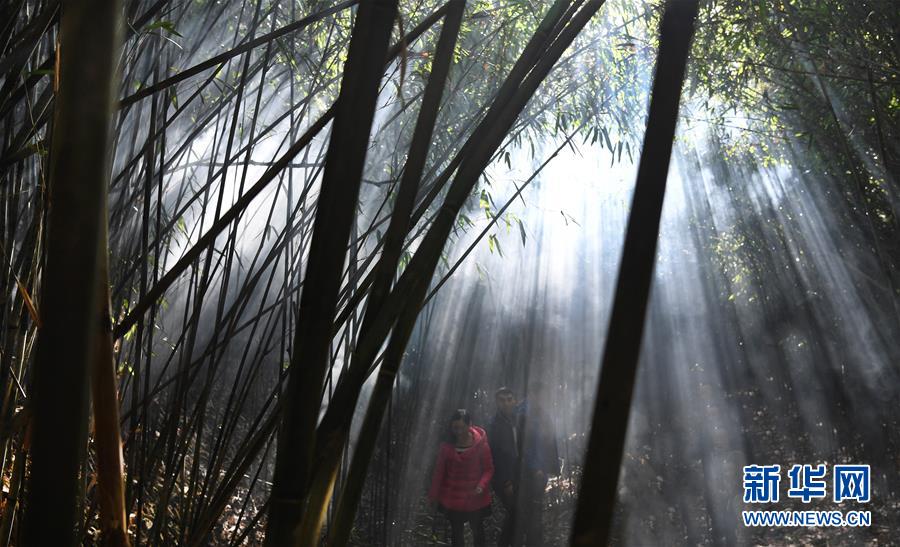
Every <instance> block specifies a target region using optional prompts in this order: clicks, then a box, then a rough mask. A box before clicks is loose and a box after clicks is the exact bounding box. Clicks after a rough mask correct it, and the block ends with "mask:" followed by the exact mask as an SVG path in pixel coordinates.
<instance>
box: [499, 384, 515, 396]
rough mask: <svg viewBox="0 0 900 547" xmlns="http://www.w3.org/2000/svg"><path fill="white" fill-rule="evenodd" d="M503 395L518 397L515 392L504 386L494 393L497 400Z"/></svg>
mask: <svg viewBox="0 0 900 547" xmlns="http://www.w3.org/2000/svg"><path fill="white" fill-rule="evenodd" d="M501 395H512V396H513V397H515V396H516V394H515V393H514V392H513V390H511V389H509V388H508V387H506V386H503V387H501V388H499V389H498V390H497V391H495V392H494V397H495V398H496V397H499V396H501Z"/></svg>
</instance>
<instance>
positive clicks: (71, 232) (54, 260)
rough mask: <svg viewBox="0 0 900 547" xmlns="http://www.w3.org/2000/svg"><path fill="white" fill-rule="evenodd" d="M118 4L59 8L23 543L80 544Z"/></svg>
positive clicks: (93, 1) (95, 0)
mask: <svg viewBox="0 0 900 547" xmlns="http://www.w3.org/2000/svg"><path fill="white" fill-rule="evenodd" d="M119 17H120V6H119V3H118V2H115V1H100V0H85V1H83V2H70V3H66V4H65V5H64V6H63V8H62V14H61V23H60V39H59V48H58V55H59V57H58V62H57V73H56V75H57V78H58V80H57V81H58V88H57V90H56V100H55V109H54V122H53V137H52V141H51V148H50V157H51V160H50V182H49V192H50V195H49V211H48V215H47V223H48V227H47V230H48V231H47V255H46V256H47V260H46V264H45V266H44V272H43V280H42V287H41V298H40V310H41V323H42V327H41V330H40V335H39V336H40V339H39V341H38V348H37V354H36V361H35V373H34V379H33V384H32V394H33V395H32V397H31V399H32V400H31V404H32V405H33V407H32V412H33V416H34V422H33V435H32V444H31V447H32V449H31V468H30V479H29V480H30V482H29V485H28V486H29V488H28V491H27V504H26V508H27V510H26V514H25V536H24V539H25V544H26V545H29V546H43V545H60V546H65V545H74V544H75V543H76V541H77V538H76V537H75V531H76V522H78V521H79V520H80V515H79V514H78V513H77V507H78V492H79V488H78V484H79V472H80V469H81V463H82V461H83V455H84V447H85V445H86V442H85V441H86V438H87V416H88V405H87V403H88V374H89V371H90V366H91V365H90V363H91V360H92V358H93V356H94V343H95V333H96V331H97V328H98V323H99V317H98V314H97V305H96V302H97V298H96V290H97V263H98V255H99V254H100V253H101V252H105V251H101V249H100V246H101V242H100V233H101V225H102V222H103V218H102V217H103V211H104V203H105V201H104V200H105V193H106V190H107V184H108V181H109V138H110V126H111V123H110V122H111V116H112V111H113V110H112V107H113V96H114V91H113V89H114V87H115V86H114V83H113V82H114V74H115V61H116V52H117V51H118V33H119Z"/></svg>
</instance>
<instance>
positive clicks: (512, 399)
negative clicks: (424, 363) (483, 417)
mask: <svg viewBox="0 0 900 547" xmlns="http://www.w3.org/2000/svg"><path fill="white" fill-rule="evenodd" d="M494 401H495V402H496V404H497V414H496V415H495V416H494V419H493V421H491V424H490V431H489V432H488V440H489V442H490V445H491V452H492V454H493V458H494V478H493V486H494V492H496V494H497V497H498V498H500V501H501V503H503V507H504V509H506V516H505V517H504V518H503V524H502V526H501V528H500V538H499V539H498V541H497V544H498V545H499V546H500V547H511V546H512V545H516V546H518V545H519V544H520V543H521V541H516V538H515V535H516V534H515V531H516V528H517V527H516V501H517V500H516V491H517V490H518V488H517V485H518V480H519V463H520V460H521V458H520V456H519V454H520V452H521V450H520V445H519V430H520V429H519V423H518V422H519V420H520V418H521V416H520V415H519V414H518V412H517V404H518V401H516V396H515V394H514V393H513V392H512V390H511V389H509V388H507V387H501V388H500V389H498V390H497V392H496V393H495V394H494ZM518 535H519V536H521V534H518Z"/></svg>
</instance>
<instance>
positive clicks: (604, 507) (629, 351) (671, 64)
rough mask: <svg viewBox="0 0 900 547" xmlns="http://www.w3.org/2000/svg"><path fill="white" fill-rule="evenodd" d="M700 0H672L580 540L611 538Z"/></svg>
mask: <svg viewBox="0 0 900 547" xmlns="http://www.w3.org/2000/svg"><path fill="white" fill-rule="evenodd" d="M698 4H699V2H698V0H668V1H667V2H666V8H665V11H664V13H663V17H662V22H661V23H660V39H659V56H658V57H657V61H656V72H655V74H654V77H653V91H652V96H651V100H650V112H649V115H648V118H647V131H646V133H645V136H644V146H643V149H642V151H641V160H640V164H639V166H638V174H637V182H636V184H635V190H634V197H633V198H632V204H631V213H630V214H629V217H628V227H627V229H626V232H625V244H624V248H623V250H622V262H621V265H620V267H619V276H618V281H617V283H616V294H615V299H614V301H613V309H612V315H611V316H610V319H609V331H608V332H607V335H606V347H605V349H604V352H603V363H602V365H601V369H600V381H599V384H598V386H597V398H596V401H595V403H594V414H593V419H592V425H591V435H590V438H589V440H588V449H587V454H586V455H585V459H584V461H585V464H584V470H583V474H582V479H581V486H580V488H579V493H578V506H577V508H576V512H575V521H574V523H573V525H572V536H571V544H572V545H577V546H582V545H583V546H588V545H602V544H606V543H607V542H608V541H609V540H610V537H609V534H610V528H611V525H612V517H613V510H614V509H615V498H616V485H617V483H618V478H619V468H620V467H621V465H622V452H623V450H624V447H625V432H626V428H627V426H628V416H629V414H630V411H631V396H632V393H633V391H634V379H635V377H636V374H637V365H638V357H639V356H640V346H641V337H642V334H643V331H644V317H645V315H646V311H647V302H648V301H649V299H650V283H651V281H652V278H653V264H654V260H655V257H656V244H657V240H658V238H659V223H660V217H661V215H662V206H663V198H664V196H665V191H666V177H667V175H668V171H669V159H670V156H671V153H672V142H673V140H674V136H675V126H676V124H677V122H678V105H679V100H680V99H681V87H682V83H683V79H684V71H685V66H686V65H687V58H688V53H689V51H690V45H691V37H692V35H693V32H694V19H695V18H696V17H697V10H698Z"/></svg>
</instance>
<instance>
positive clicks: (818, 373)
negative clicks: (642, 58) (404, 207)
mask: <svg viewBox="0 0 900 547" xmlns="http://www.w3.org/2000/svg"><path fill="white" fill-rule="evenodd" d="M682 133H683V134H685V133H692V135H691V137H693V138H694V139H699V141H695V142H699V143H701V144H702V145H704V146H700V147H699V148H701V150H699V151H698V150H697V148H698V146H696V145H686V144H685V145H683V146H681V147H680V148H679V149H678V151H677V153H678V155H677V161H676V162H675V163H674V165H673V167H672V168H671V171H670V175H669V187H668V191H667V196H666V203H665V208H664V213H663V225H662V229H661V232H660V247H659V251H658V255H657V264H656V270H655V277H654V282H653V289H652V290H653V292H652V299H651V307H650V310H649V315H648V319H647V330H646V332H645V335H644V343H643V348H642V357H641V365H640V366H641V369H640V372H639V379H638V383H637V387H636V399H635V404H634V407H633V410H632V416H631V420H630V423H629V430H628V440H627V444H626V451H627V452H626V460H625V464H624V467H623V472H624V473H623V476H622V479H621V480H620V489H619V499H620V503H621V507H620V509H619V512H618V515H617V517H618V521H617V522H618V528H617V533H616V537H617V538H618V540H619V541H620V542H621V543H622V544H627V545H649V544H657V545H658V544H695V543H710V542H716V543H722V544H736V543H742V544H743V543H745V542H747V541H749V539H750V538H751V537H757V538H759V537H762V538H767V539H766V541H782V540H783V539H784V538H783V537H780V536H777V535H771V534H773V532H769V534H770V535H768V536H765V535H757V536H754V535H751V532H750V531H748V530H747V529H744V528H743V527H741V526H739V525H738V523H739V519H740V511H741V497H742V495H743V490H742V467H743V466H745V465H750V464H764V463H766V464H767V463H770V462H771V463H774V462H779V463H781V464H782V465H791V464H793V463H805V462H811V463H816V464H818V463H823V462H824V463H828V464H832V465H833V464H834V463H845V462H854V461H859V462H862V461H865V462H866V463H870V465H872V468H873V478H872V480H873V490H874V491H876V492H881V493H882V494H883V496H884V497H885V498H886V499H891V498H893V497H894V496H895V495H896V492H897V489H898V488H900V482H898V480H897V476H896V474H895V473H894V471H893V469H895V466H896V465H897V461H896V454H895V453H892V452H891V451H890V449H889V447H890V446H892V445H893V443H896V436H897V433H896V431H897V429H896V424H897V420H898V419H900V411H898V410H897V408H896V405H895V404H894V403H893V401H896V400H897V397H898V396H900V392H898V387H897V385H898V382H897V380H898V373H900V370H898V368H897V366H896V363H897V362H898V357H900V355H898V347H897V345H896V343H892V342H891V341H892V340H896V339H897V336H898V335H900V330H898V325H900V323H898V321H897V316H896V315H895V313H896V310H895V309H894V308H893V307H892V306H891V304H890V292H889V291H887V290H886V289H885V287H887V286H889V285H888V284H889V280H887V279H885V278H884V277H883V275H882V274H880V273H879V269H878V267H877V257H876V256H873V254H874V253H872V252H871V250H870V249H868V248H866V247H867V246H866V245H865V244H864V241H865V239H864V238H859V237H856V236H854V235H852V234H847V233H846V232H842V231H841V230H839V229H836V225H837V224H836V221H835V218H836V216H837V215H839V214H840V213H839V211H835V209H836V207H835V204H834V200H833V199H831V200H830V199H829V196H828V195H825V194H824V193H823V192H822V191H821V189H820V188H817V186H816V184H815V183H814V182H813V181H812V180H811V179H810V178H809V177H808V176H807V175H808V173H806V174H805V173H802V172H798V171H797V170H795V169H791V168H790V167H785V166H781V167H778V168H773V169H764V170H760V171H758V172H754V173H748V172H740V171H738V172H735V171H734V170H730V169H729V168H728V167H727V166H724V165H722V164H721V162H718V161H716V158H715V157H714V156H713V155H712V154H710V153H709V148H708V145H707V144H706V142H705V141H704V139H705V138H707V136H706V132H705V131H704V130H703V128H702V127H699V128H685V127H684V125H682ZM554 148H556V146H555V143H552V142H548V143H546V145H545V149H544V150H542V152H543V153H544V154H549V152H551V151H552V149H554ZM609 156H610V152H609V151H608V150H604V149H602V147H600V146H597V145H594V146H590V145H587V146H581V147H577V148H569V147H566V148H565V149H564V151H563V152H562V153H561V154H560V155H559V156H558V157H557V158H555V159H553V160H552V162H551V163H550V164H549V165H548V166H547V167H546V168H545V169H544V170H543V172H542V173H541V175H540V177H539V179H538V180H537V181H535V182H534V183H533V184H532V185H531V186H530V187H529V188H527V189H526V190H525V191H524V192H522V198H521V199H516V200H515V201H514V205H513V206H512V207H511V208H510V210H509V211H508V212H509V214H511V215H512V216H513V218H517V219H521V221H522V222H523V226H524V236H523V233H522V232H521V231H520V230H519V228H518V226H517V225H516V224H517V223H516V222H515V221H513V223H512V224H511V225H510V226H507V225H506V222H505V221H503V220H501V221H500V222H498V223H497V225H496V226H495V227H494V228H493V229H491V232H490V233H491V234H494V235H496V238H497V239H496V243H493V244H489V243H488V242H486V241H484V242H481V243H479V244H478V247H477V250H475V251H474V252H473V253H472V255H471V256H469V257H468V258H467V260H466V261H465V262H464V264H463V265H462V266H461V267H460V269H459V270H458V272H457V273H456V274H454V276H453V277H452V278H450V280H449V281H448V282H447V283H446V285H444V287H442V288H441V289H440V292H439V293H438V294H437V295H436V297H435V301H434V304H433V305H434V311H432V312H430V313H426V314H425V315H424V317H422V318H420V320H419V323H418V327H417V328H418V332H417V337H416V338H414V339H413V342H412V343H411V344H410V347H409V348H408V356H407V361H406V363H405V364H404V371H405V373H404V374H403V375H402V376H401V377H400V379H399V380H398V388H399V390H398V393H397V395H396V397H397V399H396V401H397V402H396V403H395V405H396V410H395V412H396V414H395V418H394V422H392V423H393V424H394V425H393V427H394V428H395V429H394V432H393V433H392V435H394V437H393V438H395V439H397V440H396V446H394V447H393V448H392V450H393V453H392V456H391V457H392V458H394V459H398V458H399V459H400V462H401V463H397V464H395V465H393V466H391V467H390V470H391V471H390V473H391V474H390V475H389V477H390V478H386V477H377V478H372V479H370V480H373V481H375V480H377V481H379V482H382V481H385V480H386V481H387V484H388V485H390V484H391V483H392V482H393V484H394V485H393V486H388V488H390V489H391V491H392V493H393V495H396V496H398V501H396V502H394V503H395V504H394V505H391V506H390V507H391V508H392V509H391V510H389V511H388V513H387V514H386V517H387V518H390V519H392V520H393V519H398V520H396V521H394V524H395V525H396V527H392V528H391V530H392V531H391V532H390V534H389V536H388V537H390V538H392V540H391V541H398V542H399V541H404V540H405V541H412V542H415V541H416V540H415V539H411V538H414V536H411V535H409V534H406V535H404V534H403V533H402V532H400V531H401V530H403V529H404V526H407V527H411V526H410V522H414V521H415V519H416V518H419V519H421V516H422V515H421V506H420V505H419V504H418V501H419V500H420V499H421V497H422V496H423V493H424V490H425V486H424V485H425V484H426V483H427V481H428V480H429V477H430V474H429V473H430V469H431V467H430V466H431V465H432V463H433V462H432V461H431V460H432V456H433V455H432V454H429V452H428V450H427V448H428V447H431V449H432V450H431V451H432V452H435V453H436V447H437V444H438V443H439V441H440V438H441V437H442V436H443V434H444V431H445V427H446V420H447V417H449V416H450V414H451V413H452V411H453V410H454V409H456V408H468V409H470V410H471V411H473V412H474V416H475V420H476V421H477V422H479V423H481V424H486V423H488V422H489V421H490V419H491V418H492V417H493V415H494V413H495V412H496V409H495V407H494V402H493V393H494V391H495V390H496V389H497V388H499V387H500V386H509V387H511V388H513V389H514V390H515V391H516V392H517V393H519V394H520V395H519V396H520V397H527V395H528V386H529V385H530V381H534V380H538V381H540V382H543V383H544V384H546V385H550V386H552V390H551V393H552V397H551V401H552V405H550V407H551V408H552V410H551V411H550V413H551V415H552V416H553V419H554V424H555V427H556V431H557V438H558V443H559V449H560V456H561V457H562V458H563V460H564V464H563V472H562V475H561V476H560V477H559V479H558V480H557V481H555V482H554V481H551V485H550V486H549V488H550V493H551V496H555V504H556V505H557V507H555V508H554V509H552V510H550V511H549V512H548V516H547V517H545V518H546V519H548V522H549V521H550V520H549V519H554V520H553V522H554V525H552V526H551V525H548V529H549V530H555V531H556V533H557V534H558V535H557V537H556V538H555V539H554V538H549V539H550V541H556V542H558V544H562V543H563V542H564V539H565V537H566V526H567V524H566V519H567V518H569V516H570V513H569V511H570V509H571V507H570V506H569V505H568V504H567V503H566V500H567V499H568V500H569V501H570V502H571V497H572V496H573V495H574V493H575V492H576V490H575V489H574V487H575V485H577V481H578V470H579V469H580V466H581V465H582V463H583V452H584V448H585V447H584V437H585V435H586V433H587V432H588V431H589V428H590V426H589V420H590V412H591V409H592V401H593V394H594V389H595V384H596V381H597V378H598V374H599V361H600V356H601V351H602V348H603V341H604V337H605V329H606V324H607V320H608V316H609V311H610V307H611V300H612V295H613V284H614V282H615V276H616V272H617V267H618V260H619V254H620V249H621V241H622V238H623V233H624V227H625V219H626V215H627V211H628V205H629V203H630V197H631V192H632V190H633V180H634V167H633V166H630V165H628V164H627V163H625V164H614V165H613V166H612V167H610V164H609V160H608V158H609ZM540 161H542V154H541V152H538V153H537V154H536V158H535V159H531V158H530V156H529V153H528V152H526V151H523V150H519V151H518V152H517V153H516V154H514V155H513V161H512V165H513V168H512V169H509V168H508V167H507V166H506V165H505V164H503V165H500V166H496V167H495V169H494V170H493V171H492V172H491V173H490V174H491V175H493V176H492V179H493V180H494V182H493V184H492V185H491V189H492V191H493V193H494V196H495V197H494V200H496V202H497V203H503V202H505V201H506V199H507V196H511V195H512V194H513V192H515V190H516V188H517V187H520V186H521V184H522V182H523V181H524V180H525V179H526V178H527V177H528V176H529V174H530V173H531V171H532V170H533V169H534V168H536V167H537V165H536V164H537V163H540ZM800 161H802V159H801V160H800ZM473 201H474V200H473ZM742 204H750V207H746V208H745V207H742V206H741V205H742ZM472 205H473V206H472V208H471V211H470V212H469V213H468V214H469V215H470V216H471V218H473V219H477V220H475V221H474V223H475V228H474V229H473V230H472V232H473V233H479V232H480V231H481V226H482V225H484V224H486V223H487V222H488V220H487V219H486V218H485V216H484V215H483V212H482V210H480V209H479V207H478V206H477V204H476V203H474V202H473V204H472ZM479 214H481V217H480V218H479ZM776 222H777V223H778V226H780V227H783V228H784V231H783V232H781V231H780V230H779V233H772V232H771V231H769V230H767V229H766V225H768V226H772V225H773V224H774V223H776ZM760 233H762V234H764V235H763V239H762V240H761V241H760V240H759V239H757V238H758V237H759V236H758V234H760ZM523 237H524V241H523ZM471 239H473V238H471V237H462V238H460V240H459V241H457V242H456V243H455V244H454V246H453V250H454V252H451V253H449V255H450V262H451V263H452V262H453V260H454V258H455V257H456V256H457V255H459V254H461V252H462V250H463V249H466V248H468V246H469V245H470V241H469V240H471ZM751 239H755V240H756V241H758V243H759V245H760V246H761V247H762V248H763V249H765V251H766V259H767V260H768V262H767V263H766V264H765V265H764V266H762V265H758V264H757V265H752V264H746V263H745V262H744V260H745V259H744V258H743V257H742V252H741V247H742V246H744V245H749V243H747V242H748V240H751ZM763 268H764V269H763ZM866 270H868V272H867V271H866ZM761 272H773V273H771V274H768V275H765V276H760V273H761ZM879 277H881V279H879ZM382 435H385V433H384V431H383V432H382ZM407 447H408V448H407ZM423 447H424V449H423ZM405 448H406V449H405ZM878 469H880V472H879V471H876V470H878ZM382 488H384V487H383V486H382ZM551 499H552V497H551ZM822 506H823V507H824V506H825V504H822ZM877 507H878V504H875V505H873V506H872V508H873V509H874V510H875V511H876V512H877V513H878V514H879V515H881V516H882V518H886V519H887V520H888V521H891V522H892V521H893V520H892V519H893V517H891V516H890V514H889V512H888V511H887V510H886V509H884V508H882V509H878V508H877ZM804 509H805V507H804ZM550 515H552V516H550ZM557 519H558V520H557ZM883 525H884V526H889V524H888V523H887V522H885V523H884V524H883ZM439 529H440V528H439ZM858 534H859V535H856V536H854V535H850V536H849V537H848V539H847V541H864V540H865V538H866V537H868V536H867V535H866V531H864V530H861V531H859V532H858ZM551 535H552V534H551ZM401 538H402V539H401ZM853 538H856V539H853ZM420 540H421V539H420ZM552 544H556V543H552Z"/></svg>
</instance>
